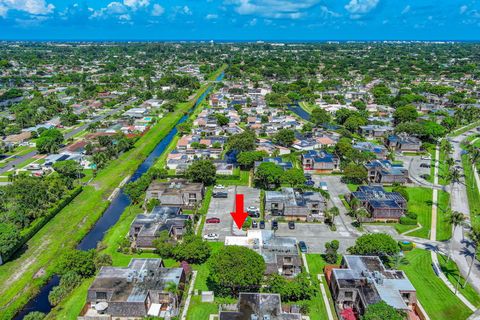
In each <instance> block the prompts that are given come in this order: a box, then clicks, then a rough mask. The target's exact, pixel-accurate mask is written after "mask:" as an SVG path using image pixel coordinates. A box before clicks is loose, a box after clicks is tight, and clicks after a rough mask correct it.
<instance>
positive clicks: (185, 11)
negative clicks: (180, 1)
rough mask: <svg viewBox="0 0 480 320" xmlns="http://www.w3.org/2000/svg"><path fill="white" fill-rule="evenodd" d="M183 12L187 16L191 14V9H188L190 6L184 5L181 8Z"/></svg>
mask: <svg viewBox="0 0 480 320" xmlns="http://www.w3.org/2000/svg"><path fill="white" fill-rule="evenodd" d="M182 11H183V13H184V14H186V15H187V16H191V15H192V10H190V8H189V7H188V6H184V7H183V9H182Z"/></svg>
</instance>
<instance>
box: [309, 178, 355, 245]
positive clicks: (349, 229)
mask: <svg viewBox="0 0 480 320" xmlns="http://www.w3.org/2000/svg"><path fill="white" fill-rule="evenodd" d="M341 178H342V176H340V175H313V176H312V180H313V181H315V185H317V186H318V184H319V183H320V182H326V183H327V188H328V193H329V194H330V203H329V208H331V207H333V206H336V207H337V208H338V209H339V211H340V215H339V216H338V217H337V218H336V219H335V226H336V227H337V233H338V234H339V235H340V236H352V235H358V234H359V232H358V231H357V230H356V229H355V228H354V227H353V226H352V222H353V220H352V218H351V217H350V216H347V209H346V208H345V206H344V205H343V202H342V200H341V199H340V196H342V195H345V194H347V193H349V192H350V190H349V189H348V187H347V185H346V184H345V183H343V182H341V181H340V179H341Z"/></svg>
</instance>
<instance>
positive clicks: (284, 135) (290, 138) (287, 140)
mask: <svg viewBox="0 0 480 320" xmlns="http://www.w3.org/2000/svg"><path fill="white" fill-rule="evenodd" d="M273 141H274V142H275V143H276V144H278V145H281V146H282V147H290V146H291V145H292V144H293V142H294V141H295V132H293V130H290V129H281V130H279V131H278V132H277V133H276V134H275V135H274V136H273Z"/></svg>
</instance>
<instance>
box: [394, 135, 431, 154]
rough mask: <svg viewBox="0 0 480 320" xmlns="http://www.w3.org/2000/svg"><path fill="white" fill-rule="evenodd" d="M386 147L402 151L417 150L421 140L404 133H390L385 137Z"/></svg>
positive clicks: (419, 147) (420, 145)
mask: <svg viewBox="0 0 480 320" xmlns="http://www.w3.org/2000/svg"><path fill="white" fill-rule="evenodd" d="M387 147H389V148H391V149H393V150H397V151H402V152H403V151H406V152H418V151H420V149H421V147H422V141H421V140H420V139H418V138H416V137H412V136H409V135H406V134H399V135H391V136H389V137H388V138H387Z"/></svg>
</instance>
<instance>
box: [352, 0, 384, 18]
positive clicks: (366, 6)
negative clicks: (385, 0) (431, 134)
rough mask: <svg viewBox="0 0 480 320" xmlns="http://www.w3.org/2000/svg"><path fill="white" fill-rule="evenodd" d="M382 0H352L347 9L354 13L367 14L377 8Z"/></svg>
mask: <svg viewBox="0 0 480 320" xmlns="http://www.w3.org/2000/svg"><path fill="white" fill-rule="evenodd" d="M379 2H380V0H350V2H349V3H348V4H347V5H345V9H346V10H347V11H348V12H350V13H351V14H352V15H361V14H366V13H369V12H370V11H372V10H373V9H375V7H376V6H377V5H378V3H379Z"/></svg>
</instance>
